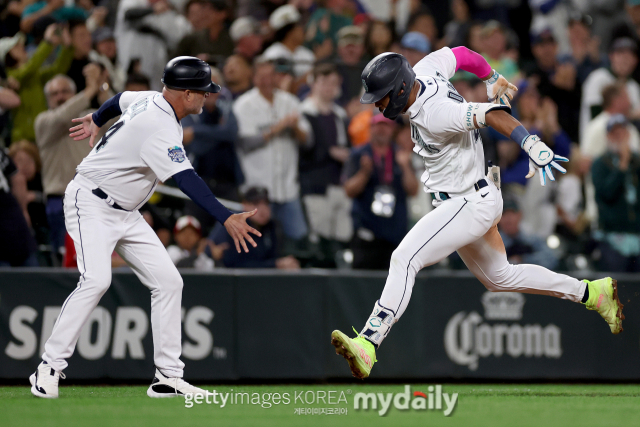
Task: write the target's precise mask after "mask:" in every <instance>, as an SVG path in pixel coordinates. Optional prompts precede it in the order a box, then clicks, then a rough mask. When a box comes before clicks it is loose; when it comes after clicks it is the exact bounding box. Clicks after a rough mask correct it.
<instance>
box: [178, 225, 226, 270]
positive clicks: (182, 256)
mask: <svg viewBox="0 0 640 427" xmlns="http://www.w3.org/2000/svg"><path fill="white" fill-rule="evenodd" d="M201 231H202V229H201V228H200V222H199V221H198V220H197V219H195V218H194V217H192V216H189V215H186V216H183V217H180V218H178V221H176V226H175V227H174V228H173V240H175V242H176V244H175V245H171V246H169V247H168V248H167V252H168V253H169V257H170V258H171V261H173V263H174V264H175V265H176V267H178V268H195V269H196V270H198V271H212V270H213V268H214V262H213V259H211V258H209V256H208V255H207V254H206V253H205V249H206V248H207V247H209V248H210V250H211V253H212V254H213V258H214V259H221V258H222V253H223V252H224V251H225V250H226V249H227V248H228V247H229V246H228V245H225V244H222V245H220V246H216V245H214V244H213V242H211V241H210V240H207V239H204V238H203V237H202V235H201Z"/></svg>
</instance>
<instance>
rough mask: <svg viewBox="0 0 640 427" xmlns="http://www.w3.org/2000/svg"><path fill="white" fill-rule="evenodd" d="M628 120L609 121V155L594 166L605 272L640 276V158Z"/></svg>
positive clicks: (613, 118)
mask: <svg viewBox="0 0 640 427" xmlns="http://www.w3.org/2000/svg"><path fill="white" fill-rule="evenodd" d="M629 142H630V133H629V129H628V127H627V119H626V118H625V117H624V116H623V115H622V114H616V115H613V116H611V117H610V118H609V120H608V121H607V151H606V152H605V154H604V155H603V156H601V157H599V158H598V159H596V160H595V161H594V162H593V166H592V168H591V178H592V180H593V185H594V187H595V198H596V202H597V204H598V222H599V224H600V231H601V233H599V235H596V237H597V238H598V240H599V241H600V243H599V246H598V247H599V249H600V253H601V258H600V268H601V269H602V270H604V271H619V272H640V191H639V190H640V156H638V154H637V153H634V152H633V151H632V149H631V145H630V143H629Z"/></svg>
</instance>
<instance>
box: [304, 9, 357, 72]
mask: <svg viewBox="0 0 640 427" xmlns="http://www.w3.org/2000/svg"><path fill="white" fill-rule="evenodd" d="M350 3H351V2H349V1H346V0H324V1H321V2H318V6H320V7H318V8H317V9H316V10H315V11H314V12H313V14H312V15H311V18H309V23H308V24H307V31H306V33H307V37H306V38H307V45H308V46H309V47H310V48H311V49H312V50H313V53H314V55H315V56H316V58H317V59H318V60H321V59H325V58H329V57H331V56H333V54H334V50H335V47H336V45H337V43H338V38H339V35H338V33H339V31H340V29H342V28H343V27H346V26H347V25H351V23H352V19H351V18H349V17H348V16H346V15H345V9H346V8H347V7H349V6H350Z"/></svg>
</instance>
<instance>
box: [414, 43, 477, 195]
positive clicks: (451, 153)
mask: <svg viewBox="0 0 640 427" xmlns="http://www.w3.org/2000/svg"><path fill="white" fill-rule="evenodd" d="M413 70H414V71H415V73H416V79H417V81H418V82H420V85H421V89H420V92H419V95H418V97H417V99H416V101H415V103H414V104H413V105H412V106H411V107H410V108H409V109H408V110H407V114H408V115H409V117H410V118H411V120H410V122H411V139H412V140H413V142H414V144H415V147H414V149H413V151H415V152H416V153H418V154H419V155H420V156H422V158H423V160H424V165H425V169H426V170H425V172H424V173H423V174H422V177H421V178H420V181H422V183H423V184H424V186H425V189H424V190H425V191H426V192H427V193H435V192H441V191H442V192H447V193H449V194H451V195H454V194H459V193H462V192H465V191H468V190H469V189H470V188H472V187H473V184H475V183H476V182H477V181H478V180H480V179H481V178H483V177H484V175H485V168H484V152H483V149H482V139H481V138H480V131H479V130H477V129H475V128H476V126H473V122H471V123H469V120H473V116H472V115H471V114H470V113H469V110H468V107H469V104H468V103H467V102H466V101H465V100H464V98H463V97H462V96H461V95H460V94H459V93H458V92H457V91H456V89H455V88H454V87H453V85H452V84H451V83H450V82H449V79H450V78H451V77H452V76H453V74H454V73H455V72H456V57H455V56H454V54H453V52H452V51H451V49H449V48H448V47H444V48H442V49H440V50H437V51H435V52H433V53H431V54H429V55H427V56H426V57H425V58H423V59H422V60H421V61H420V62H418V63H417V64H416V65H415V67H413ZM469 129H475V130H471V131H469Z"/></svg>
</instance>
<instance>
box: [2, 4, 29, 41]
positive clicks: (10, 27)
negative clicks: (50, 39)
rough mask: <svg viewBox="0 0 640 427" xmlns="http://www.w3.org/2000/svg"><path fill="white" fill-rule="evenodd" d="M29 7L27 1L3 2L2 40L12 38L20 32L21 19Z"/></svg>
mask: <svg viewBox="0 0 640 427" xmlns="http://www.w3.org/2000/svg"><path fill="white" fill-rule="evenodd" d="M27 6H28V3H27V2H26V1H18V0H12V1H11V0H10V1H4V2H2V5H1V6H0V38H2V37H12V36H13V35H15V34H16V33H17V32H18V31H20V18H21V17H22V12H23V11H24V9H25V7H27Z"/></svg>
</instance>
